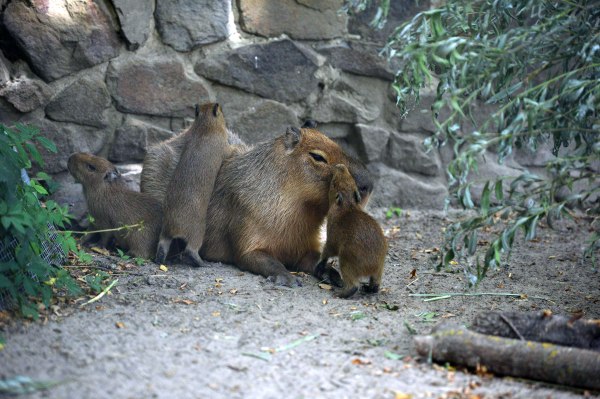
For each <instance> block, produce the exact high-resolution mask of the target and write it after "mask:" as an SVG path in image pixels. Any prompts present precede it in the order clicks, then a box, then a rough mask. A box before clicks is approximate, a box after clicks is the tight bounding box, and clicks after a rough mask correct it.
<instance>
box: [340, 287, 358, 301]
mask: <svg viewBox="0 0 600 399" xmlns="http://www.w3.org/2000/svg"><path fill="white" fill-rule="evenodd" d="M356 291H358V286H355V285H354V286H352V287H348V288H346V289H344V290H342V292H340V293H339V295H338V297H340V298H343V299H348V298H350V297H351V296H352V295H354V294H356Z"/></svg>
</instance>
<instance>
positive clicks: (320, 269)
mask: <svg viewBox="0 0 600 399" xmlns="http://www.w3.org/2000/svg"><path fill="white" fill-rule="evenodd" d="M326 265H327V261H326V260H322V261H320V262H319V263H317V266H316V267H315V271H314V272H313V274H314V276H315V277H316V278H317V280H323V276H324V274H325V266H326Z"/></svg>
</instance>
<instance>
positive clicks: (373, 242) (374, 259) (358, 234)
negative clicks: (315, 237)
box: [315, 165, 388, 298]
mask: <svg viewBox="0 0 600 399" xmlns="http://www.w3.org/2000/svg"><path fill="white" fill-rule="evenodd" d="M360 203H361V198H360V193H359V192H358V189H357V187H356V183H355V182H354V179H353V178H352V175H350V172H348V168H346V166H345V165H336V166H335V170H334V172H333V177H332V179H331V185H330V188H329V204H330V205H329V212H328V213H327V242H326V243H325V247H324V248H323V253H322V254H321V259H320V261H319V264H318V265H317V268H316V270H315V274H316V275H317V276H319V275H322V274H323V272H324V270H325V267H326V263H327V260H328V259H329V258H330V257H332V256H339V262H340V271H341V273H342V279H343V280H344V289H343V290H342V292H341V293H340V295H339V296H340V297H341V298H349V297H351V296H352V295H354V293H356V291H357V290H358V287H359V283H360V281H359V279H360V278H361V277H369V285H367V286H365V288H364V290H365V291H366V292H370V293H376V292H377V291H379V285H380V284H381V275H382V273H383V264H384V261H385V255H386V253H387V248H388V245H387V240H386V239H385V236H384V235H383V231H382V230H381V227H380V226H379V223H377V222H376V221H375V219H373V218H372V217H371V216H369V215H368V214H367V213H366V212H365V211H363V210H362V208H361V206H360Z"/></svg>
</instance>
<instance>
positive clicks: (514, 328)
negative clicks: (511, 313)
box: [500, 314, 525, 341]
mask: <svg viewBox="0 0 600 399" xmlns="http://www.w3.org/2000/svg"><path fill="white" fill-rule="evenodd" d="M500 318H501V319H502V320H503V321H504V322H505V323H506V324H508V326H509V327H510V328H511V329H512V330H513V331H514V333H515V334H517V337H519V339H520V340H521V341H525V338H523V336H522V335H521V333H520V332H519V330H517V327H515V326H514V325H513V323H511V321H510V320H508V319H507V318H506V316H504V315H503V314H500Z"/></svg>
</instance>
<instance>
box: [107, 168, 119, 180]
mask: <svg viewBox="0 0 600 399" xmlns="http://www.w3.org/2000/svg"><path fill="white" fill-rule="evenodd" d="M120 175H121V174H120V173H119V171H118V170H117V169H114V170H109V171H108V172H106V174H105V175H104V180H106V181H109V182H112V181H115V180H116V179H117V178H118V177H119V176H120Z"/></svg>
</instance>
